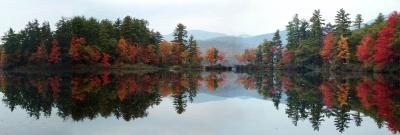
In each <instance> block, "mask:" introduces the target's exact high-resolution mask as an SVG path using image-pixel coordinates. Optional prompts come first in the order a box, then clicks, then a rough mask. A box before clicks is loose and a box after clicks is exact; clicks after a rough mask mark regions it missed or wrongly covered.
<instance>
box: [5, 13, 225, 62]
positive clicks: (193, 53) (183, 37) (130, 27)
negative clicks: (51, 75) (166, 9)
mask: <svg viewBox="0 0 400 135" xmlns="http://www.w3.org/2000/svg"><path fill="white" fill-rule="evenodd" d="M174 36H175V38H174V40H173V41H166V40H162V36H161V34H160V33H159V32H156V31H154V30H151V29H149V28H148V22H147V21H146V20H142V19H136V18H131V17H130V16H126V17H125V18H123V19H122V20H120V19H117V20H116V21H114V22H112V21H110V20H107V19H104V20H100V21H99V20H97V19H95V18H88V19H87V18H85V17H83V16H76V17H72V18H71V19H68V18H62V19H61V20H59V21H58V22H57V23H56V30H54V31H52V30H51V28H50V24H49V23H48V22H44V23H42V24H40V23H39V22H38V21H37V20H34V21H32V22H29V23H28V24H27V25H26V27H25V28H24V29H23V30H21V31H20V32H15V31H14V30H13V29H10V30H9V31H8V32H7V33H6V34H5V36H3V37H2V41H3V44H2V45H1V55H0V63H1V64H2V65H3V68H5V69H14V68H18V67H34V68H35V69H38V68H39V69H40V68H44V69H48V68H50V69H52V68H54V67H55V68H58V67H81V68H82V67H88V66H90V67H100V68H124V67H128V68H146V67H150V68H152V67H169V66H174V65H178V66H184V67H189V68H198V67H200V62H201V61H202V59H203V56H200V51H199V49H198V47H197V43H196V40H195V39H194V37H193V36H189V35H188V33H187V30H186V26H184V25H183V24H178V25H177V26H176V29H175V31H174ZM222 59H223V54H221V53H218V50H216V49H215V48H210V49H209V51H208V52H207V56H204V60H207V62H209V63H210V64H211V65H212V64H215V63H216V62H218V61H219V60H222Z"/></svg>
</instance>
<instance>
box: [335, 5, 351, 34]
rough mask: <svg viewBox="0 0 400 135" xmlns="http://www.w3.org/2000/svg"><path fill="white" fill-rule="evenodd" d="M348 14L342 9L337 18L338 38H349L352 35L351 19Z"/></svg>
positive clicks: (336, 29)
mask: <svg viewBox="0 0 400 135" xmlns="http://www.w3.org/2000/svg"><path fill="white" fill-rule="evenodd" d="M349 15H350V14H348V13H346V11H345V10H344V9H343V8H342V9H340V10H339V11H338V12H337V14H336V16H335V30H334V31H335V35H336V37H340V36H345V37H348V36H349V35H350V34H351V31H350V29H349V28H350V24H351V21H350V18H349Z"/></svg>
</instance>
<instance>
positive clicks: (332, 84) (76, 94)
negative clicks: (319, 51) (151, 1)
mask: <svg viewBox="0 0 400 135" xmlns="http://www.w3.org/2000/svg"><path fill="white" fill-rule="evenodd" d="M0 90H1V92H0V94H1V103H0V134H4V135H5V134H8V135H24V134H40V135H53V134H59V135H76V134H85V135H103V134H104V135H106V134H113V135H128V134H129V135H130V134H151V135H157V134H159V135H170V134H171V135H175V134H177V135H180V134H182V135H186V134H191V135H193V134H194V135H197V134H198V135H261V134H274V135H280V134H282V135H287V134H307V135H309V134H321V135H337V134H349V135H356V134H357V135H358V134H360V135H390V134H398V132H399V130H400V81H399V77H398V76H397V75H388V74H362V73H343V74H329V75H328V74H321V73H305V74H300V73H286V72H269V73H264V72H250V73H235V72H185V73H176V72H156V73H140V74H135V73H122V72H120V73H110V72H100V73H9V72H4V73H1V74H0Z"/></svg>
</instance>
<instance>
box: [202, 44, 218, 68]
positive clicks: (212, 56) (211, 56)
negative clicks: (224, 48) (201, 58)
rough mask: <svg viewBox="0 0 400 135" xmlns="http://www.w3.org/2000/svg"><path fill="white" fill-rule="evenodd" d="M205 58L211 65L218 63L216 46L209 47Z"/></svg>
mask: <svg viewBox="0 0 400 135" xmlns="http://www.w3.org/2000/svg"><path fill="white" fill-rule="evenodd" d="M205 59H206V60H207V62H208V63H210V65H211V66H212V65H214V64H216V63H217V61H218V50H217V49H216V48H208V49H207V53H206V56H205Z"/></svg>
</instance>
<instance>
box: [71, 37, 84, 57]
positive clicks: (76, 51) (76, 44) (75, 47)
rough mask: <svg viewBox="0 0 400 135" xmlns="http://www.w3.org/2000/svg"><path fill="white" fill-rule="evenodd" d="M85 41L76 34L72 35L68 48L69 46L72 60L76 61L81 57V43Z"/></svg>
mask: <svg viewBox="0 0 400 135" xmlns="http://www.w3.org/2000/svg"><path fill="white" fill-rule="evenodd" d="M84 43H85V39H84V38H78V37H76V36H74V37H72V39H71V43H70V48H69V55H70V56H71V58H72V60H73V61H78V60H80V59H81V52H80V49H81V45H83V44H84Z"/></svg>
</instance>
